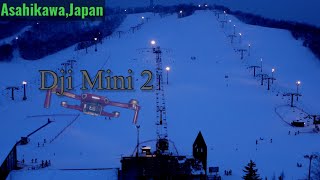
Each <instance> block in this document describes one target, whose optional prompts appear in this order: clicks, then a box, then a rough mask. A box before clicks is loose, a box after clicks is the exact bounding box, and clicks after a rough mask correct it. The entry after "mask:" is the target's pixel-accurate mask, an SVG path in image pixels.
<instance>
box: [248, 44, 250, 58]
mask: <svg viewBox="0 0 320 180" xmlns="http://www.w3.org/2000/svg"><path fill="white" fill-rule="evenodd" d="M250 49H251V44H248V56H250Z"/></svg>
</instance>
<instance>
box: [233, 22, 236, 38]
mask: <svg viewBox="0 0 320 180" xmlns="http://www.w3.org/2000/svg"><path fill="white" fill-rule="evenodd" d="M233 35H236V25H235V24H234V25H233Z"/></svg>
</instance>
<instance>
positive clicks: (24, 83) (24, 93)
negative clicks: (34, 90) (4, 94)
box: [22, 81, 27, 101]
mask: <svg viewBox="0 0 320 180" xmlns="http://www.w3.org/2000/svg"><path fill="white" fill-rule="evenodd" d="M22 84H23V98H22V99H23V100H24V101H25V100H27V93H26V85H27V82H26V81H22Z"/></svg>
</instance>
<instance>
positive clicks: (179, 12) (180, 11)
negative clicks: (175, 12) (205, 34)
mask: <svg viewBox="0 0 320 180" xmlns="http://www.w3.org/2000/svg"><path fill="white" fill-rule="evenodd" d="M179 13H180V18H182V13H183V11H182V10H181V11H180V12H179Z"/></svg>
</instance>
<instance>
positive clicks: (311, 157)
mask: <svg viewBox="0 0 320 180" xmlns="http://www.w3.org/2000/svg"><path fill="white" fill-rule="evenodd" d="M304 158H306V159H309V175H308V180H310V175H311V161H312V159H313V158H318V156H317V155H305V156H304Z"/></svg>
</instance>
